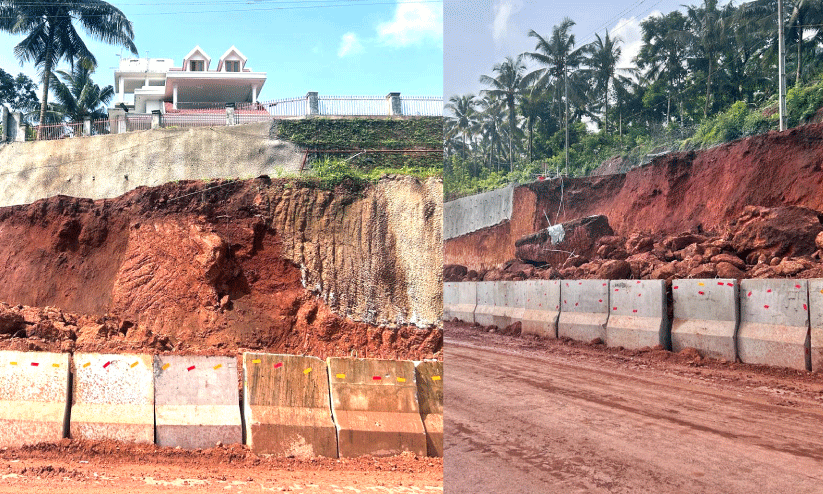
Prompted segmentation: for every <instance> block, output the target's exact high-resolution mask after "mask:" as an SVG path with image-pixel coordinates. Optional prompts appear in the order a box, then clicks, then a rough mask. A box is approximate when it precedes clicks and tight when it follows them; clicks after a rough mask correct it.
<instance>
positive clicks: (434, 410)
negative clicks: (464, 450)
mask: <svg viewBox="0 0 823 494" xmlns="http://www.w3.org/2000/svg"><path fill="white" fill-rule="evenodd" d="M415 373H416V379H417V399H418V405H419V406H420V416H421V417H422V418H423V427H424V428H425V429H426V451H427V453H428V455H429V456H443V362H418V363H417V364H416V365H415Z"/></svg>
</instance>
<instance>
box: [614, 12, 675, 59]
mask: <svg viewBox="0 0 823 494" xmlns="http://www.w3.org/2000/svg"><path fill="white" fill-rule="evenodd" d="M660 15H662V14H661V13H660V12H658V11H654V12H652V13H651V14H649V15H648V16H646V17H644V18H643V19H639V20H638V19H637V17H630V18H628V19H620V20H619V21H618V22H617V24H615V26H614V27H613V28H612V29H611V31H609V36H611V37H612V38H614V37H616V36H620V38H621V39H622V40H623V42H622V43H621V44H620V48H621V49H622V53H621V54H620V60H619V61H618V62H617V66H618V67H619V68H621V69H627V68H636V67H637V65H636V64H635V63H634V62H633V60H634V57H636V56H637V54H638V53H640V48H641V47H642V46H643V30H642V29H641V27H640V23H641V22H643V21H644V20H646V19H648V18H649V17H657V16H660Z"/></svg>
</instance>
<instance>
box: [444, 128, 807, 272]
mask: <svg viewBox="0 0 823 494" xmlns="http://www.w3.org/2000/svg"><path fill="white" fill-rule="evenodd" d="M821 190H823V124H814V125H807V126H803V127H798V128H795V129H791V130H788V131H785V132H769V133H767V134H762V135H758V136H753V137H750V138H747V139H742V140H739V141H735V142H731V143H728V144H725V145H722V146H718V147H716V148H713V149H709V150H706V151H699V152H694V151H691V152H683V153H673V154H669V155H665V156H661V157H659V158H657V159H655V160H654V161H653V162H652V163H651V164H649V165H647V166H644V167H642V168H638V169H635V170H632V171H630V172H628V173H626V174H621V175H609V176H596V177H594V176H593V177H584V178H575V179H565V180H564V181H563V182H562V183H561V182H560V181H559V180H555V181H545V182H535V183H532V184H529V185H524V186H520V187H518V188H516V189H515V191H514V198H513V204H512V218H511V220H510V221H504V222H502V223H500V224H499V225H496V226H493V227H489V228H485V229H483V230H480V231H477V232H474V233H471V234H468V235H464V236H462V237H458V238H454V239H449V240H447V241H446V243H445V262H446V264H461V265H464V266H466V267H468V268H469V269H487V268H490V267H492V266H495V265H498V264H500V263H502V262H505V261H507V260H510V259H512V258H514V257H515V242H516V241H517V240H518V239H520V238H522V237H525V236H527V235H531V234H533V233H535V232H537V231H539V230H541V229H545V228H546V227H547V226H548V221H547V218H548V220H550V221H551V222H552V224H556V223H561V222H568V221H571V220H575V219H579V218H583V217H586V216H590V215H605V216H606V217H608V221H609V225H610V226H611V228H612V229H613V230H614V233H615V235H616V236H619V237H622V238H628V237H630V236H631V235H632V234H636V233H644V234H647V235H661V236H665V235H674V234H678V233H683V232H695V233H703V232H716V233H718V235H719V236H721V237H722V236H723V233H724V230H725V229H726V227H727V226H728V225H729V223H731V222H733V221H735V220H737V219H738V218H739V216H740V215H741V214H742V213H743V212H744V210H745V209H746V206H759V207H766V208H776V207H782V206H800V207H805V208H808V209H811V210H814V211H818V212H821V211H823V193H821Z"/></svg>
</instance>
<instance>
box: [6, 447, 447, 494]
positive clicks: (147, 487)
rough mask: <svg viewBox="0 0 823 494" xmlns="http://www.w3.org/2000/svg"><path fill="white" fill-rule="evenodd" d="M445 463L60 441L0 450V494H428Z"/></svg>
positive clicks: (439, 488) (438, 488)
mask: <svg viewBox="0 0 823 494" xmlns="http://www.w3.org/2000/svg"><path fill="white" fill-rule="evenodd" d="M442 468H443V460H442V459H441V458H425V457H416V456H414V455H413V454H408V453H406V454H403V455H400V456H394V457H389V458H375V457H369V456H366V457H361V458H352V459H341V460H335V459H329V458H314V459H308V460H299V459H294V458H274V457H269V456H259V455H256V454H254V453H252V452H250V451H249V450H247V449H245V448H243V447H242V446H239V445H235V446H229V447H220V448H211V449H207V450H196V451H187V450H181V449H174V448H159V447H155V446H154V445H135V444H125V443H115V442H90V441H70V440H68V439H65V440H63V441H62V442H61V443H59V444H41V445H38V446H35V447H31V448H29V447H27V448H21V449H7V448H3V449H1V450H0V493H2V494H5V493H21V492H30V493H35V492H48V493H51V494H68V493H84V494H112V493H116V492H129V493H135V494H142V493H148V492H152V493H154V492H169V493H172V492H173V493H177V494H183V493H190V492H191V493H201V492H202V493H213V492H226V493H260V492H295V493H311V494H320V493H323V494H325V493H345V494H350V493H415V494H422V493H427V494H428V493H430V494H436V493H438V492H443V480H442V479H443V470H442Z"/></svg>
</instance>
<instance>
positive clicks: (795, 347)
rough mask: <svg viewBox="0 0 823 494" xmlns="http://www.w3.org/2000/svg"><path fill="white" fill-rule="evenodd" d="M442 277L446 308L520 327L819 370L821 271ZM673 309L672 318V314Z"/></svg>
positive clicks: (454, 314) (471, 318)
mask: <svg viewBox="0 0 823 494" xmlns="http://www.w3.org/2000/svg"><path fill="white" fill-rule="evenodd" d="M668 295H669V294H668V293H667V288H666V284H665V282H664V281H663V280H611V281H609V280H527V281H481V282H462V283H445V285H444V288H443V317H444V319H445V320H451V319H454V318H457V319H460V320H463V321H466V322H472V323H478V324H481V325H484V326H492V325H493V326H497V327H501V328H502V327H505V326H508V325H510V324H512V323H514V322H516V321H520V323H521V325H522V334H533V335H538V336H542V337H549V338H557V337H568V338H571V339H574V340H579V341H587V342H588V341H592V340H594V339H596V338H600V339H601V340H602V341H603V342H605V344H606V345H608V346H612V347H618V346H619V347H624V348H631V349H637V348H642V347H653V346H656V345H662V346H663V347H664V348H666V349H668V350H673V351H675V352H678V351H680V350H683V349H684V348H689V347H691V348H696V349H697V350H698V351H699V352H700V353H701V355H703V356H706V357H712V358H718V359H726V360H729V361H735V360H736V359H738V358H739V359H740V360H741V361H742V362H746V363H752V364H767V365H773V366H780V367H789V368H794V369H800V370H809V371H811V370H814V371H823V279H813V280H790V279H755V280H741V281H737V280H732V279H706V280H691V279H690V280H674V281H673V282H672V286H671V301H672V302H671V304H672V307H671V309H672V310H671V312H670V311H669V307H668ZM670 313H671V314H673V317H672V318H671V320H670V318H669V314H670Z"/></svg>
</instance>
